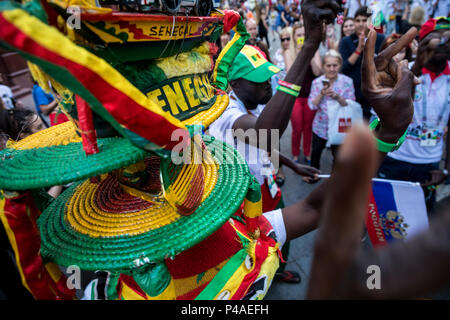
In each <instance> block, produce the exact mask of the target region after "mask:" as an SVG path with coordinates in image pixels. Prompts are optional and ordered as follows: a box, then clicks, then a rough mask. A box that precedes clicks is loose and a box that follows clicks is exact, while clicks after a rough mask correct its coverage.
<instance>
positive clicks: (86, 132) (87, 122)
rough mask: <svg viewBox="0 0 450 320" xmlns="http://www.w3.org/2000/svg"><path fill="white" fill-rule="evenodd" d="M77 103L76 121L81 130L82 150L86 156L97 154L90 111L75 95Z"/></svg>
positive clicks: (95, 137) (84, 102) (95, 136)
mask: <svg viewBox="0 0 450 320" xmlns="http://www.w3.org/2000/svg"><path fill="white" fill-rule="evenodd" d="M75 100H76V102H77V111H78V121H79V124H80V129H81V139H82V143H83V150H84V152H85V153H86V155H90V154H95V153H98V145H97V135H96V133H95V128H94V120H93V119H92V110H91V108H90V107H89V106H88V104H87V103H86V101H84V100H83V99H82V98H81V97H80V96H79V95H75Z"/></svg>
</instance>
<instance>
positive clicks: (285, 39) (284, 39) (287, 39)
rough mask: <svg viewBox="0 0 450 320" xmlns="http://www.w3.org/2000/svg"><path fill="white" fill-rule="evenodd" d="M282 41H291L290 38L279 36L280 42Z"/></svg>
mask: <svg viewBox="0 0 450 320" xmlns="http://www.w3.org/2000/svg"><path fill="white" fill-rule="evenodd" d="M283 41H291V38H281V42H283Z"/></svg>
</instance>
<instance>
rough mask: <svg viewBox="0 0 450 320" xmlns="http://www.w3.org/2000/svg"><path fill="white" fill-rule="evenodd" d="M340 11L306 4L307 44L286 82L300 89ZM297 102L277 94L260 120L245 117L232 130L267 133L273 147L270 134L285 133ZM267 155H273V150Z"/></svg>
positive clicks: (327, 0) (328, 0)
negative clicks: (326, 27)
mask: <svg viewBox="0 0 450 320" xmlns="http://www.w3.org/2000/svg"><path fill="white" fill-rule="evenodd" d="M338 9H339V6H338V4H337V3H336V2H335V1H334V0H318V1H314V0H304V1H303V3H302V12H303V17H304V22H305V43H304V45H303V47H302V50H301V51H300V53H299V54H298V55H297V57H296V59H295V61H294V63H293V64H292V66H291V68H290V70H289V72H288V73H287V75H286V77H285V79H284V80H285V81H286V82H290V83H294V84H297V85H301V84H302V83H303V80H304V78H305V75H306V72H307V70H308V68H309V65H310V62H311V59H312V58H313V56H314V54H315V53H316V51H317V49H318V48H319V45H320V41H321V39H322V35H323V28H324V26H323V22H324V21H325V22H327V23H331V22H333V20H334V19H335V17H336V14H337V11H338ZM295 99H296V98H295V97H294V96H291V95H289V94H286V93H283V92H278V91H277V93H276V94H275V95H274V96H273V97H272V99H270V101H269V102H268V103H267V104H266V107H265V108H264V110H263V111H262V113H261V115H260V116H259V117H258V118H255V117H252V116H250V115H248V116H247V115H244V116H242V117H241V118H239V119H237V120H236V122H235V124H234V126H233V129H239V128H240V129H244V130H247V129H250V128H254V129H256V130H259V129H267V130H268V139H269V141H267V144H266V145H267V146H270V145H271V141H270V137H271V133H270V132H271V130H279V131H278V136H281V135H282V134H283V133H284V131H285V130H286V127H287V125H288V123H289V119H290V116H291V112H292V108H293V107H294V102H295ZM266 151H269V152H270V151H271V150H266Z"/></svg>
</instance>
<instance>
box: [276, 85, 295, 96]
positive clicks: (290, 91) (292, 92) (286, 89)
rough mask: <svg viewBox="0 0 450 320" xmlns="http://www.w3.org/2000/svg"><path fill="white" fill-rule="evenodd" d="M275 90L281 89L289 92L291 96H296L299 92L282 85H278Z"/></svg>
mask: <svg viewBox="0 0 450 320" xmlns="http://www.w3.org/2000/svg"><path fill="white" fill-rule="evenodd" d="M277 90H278V91H282V92H284V93H287V94H290V95H291V96H294V97H296V98H297V97H298V95H299V94H300V92H298V91H295V90H292V89H290V88H286V87H283V86H278V87H277Z"/></svg>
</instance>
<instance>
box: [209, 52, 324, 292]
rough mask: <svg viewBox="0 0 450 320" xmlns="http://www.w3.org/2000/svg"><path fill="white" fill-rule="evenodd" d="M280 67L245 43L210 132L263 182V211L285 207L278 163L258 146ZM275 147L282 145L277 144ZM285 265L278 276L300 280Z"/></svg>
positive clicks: (304, 171)
mask: <svg viewBox="0 0 450 320" xmlns="http://www.w3.org/2000/svg"><path fill="white" fill-rule="evenodd" d="M279 71H280V68H278V67H277V66H275V65H273V64H272V63H270V62H268V61H267V60H266V58H265V55H264V53H263V52H262V51H261V50H260V49H259V48H257V47H254V46H250V45H246V46H244V48H242V50H241V52H240V53H239V54H238V55H237V57H236V58H235V60H234V61H233V64H232V66H231V68H230V70H229V73H228V79H229V83H230V86H231V88H232V91H231V92H230V93H229V97H230V103H229V105H228V107H227V109H226V110H225V112H224V113H223V114H222V115H221V116H220V117H219V118H218V119H217V120H216V121H215V122H213V123H212V124H211V125H210V127H209V134H210V135H212V136H215V137H216V138H218V139H221V140H223V141H225V142H227V143H228V144H231V145H233V146H234V147H235V148H236V149H237V150H238V151H239V152H240V153H241V154H242V156H243V157H245V160H246V161H247V164H248V166H249V168H250V172H251V173H252V175H253V176H254V177H255V178H256V179H257V180H258V182H259V184H260V185H261V193H262V205H263V212H269V211H272V210H275V209H278V208H282V207H284V204H283V200H282V197H281V189H280V188H279V186H278V185H277V184H276V183H275V180H274V175H275V169H274V165H273V164H272V162H271V161H270V159H269V156H268V153H267V152H266V151H265V150H263V148H258V146H259V145H258V143H264V142H263V141H261V138H257V137H258V136H260V131H258V129H257V128H256V127H255V124H256V120H257V119H258V117H260V115H261V113H262V111H263V110H264V108H265V106H266V104H267V103H268V102H269V101H270V100H271V98H272V86H271V81H270V79H271V78H272V76H273V75H274V74H276V73H278V72H279ZM239 129H241V130H239ZM252 137H253V140H254V141H252ZM277 138H278V137H277ZM256 140H257V141H256ZM272 142H274V141H272ZM276 142H278V141H276ZM269 148H270V149H269V150H272V147H270V146H269ZM264 149H266V148H264ZM274 149H278V148H277V147H276V146H274ZM275 151H277V150H275ZM279 156H280V163H282V164H286V165H287V166H288V167H290V168H291V169H292V170H294V172H296V173H297V174H299V175H302V176H308V177H312V178H314V177H315V175H316V174H318V173H319V171H318V170H316V169H314V168H312V167H308V166H304V165H300V164H298V163H295V162H293V161H290V159H288V158H286V157H284V156H282V155H279ZM286 160H287V161H286ZM283 249H284V250H283V251H285V252H283V254H284V257H285V258H286V257H287V251H288V245H287V244H285V245H284V246H283ZM282 266H283V267H282V268H281V269H280V270H279V271H280V272H279V275H278V277H277V278H278V279H280V280H284V281H286V282H290V283H298V282H300V276H299V275H298V274H297V273H295V272H291V271H283V269H284V265H282Z"/></svg>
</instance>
